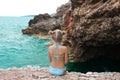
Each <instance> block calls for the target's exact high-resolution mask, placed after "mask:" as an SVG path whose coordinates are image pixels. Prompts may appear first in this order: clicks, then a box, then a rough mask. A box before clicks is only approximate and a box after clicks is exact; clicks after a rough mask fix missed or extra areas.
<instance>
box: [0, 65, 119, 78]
mask: <svg viewBox="0 0 120 80" xmlns="http://www.w3.org/2000/svg"><path fill="white" fill-rule="evenodd" d="M0 80H120V73H118V72H100V73H98V72H87V73H80V72H67V74H66V75H64V76H53V75H51V74H50V73H49V68H48V67H42V68H41V67H31V66H29V67H26V68H10V69H6V70H5V69H0Z"/></svg>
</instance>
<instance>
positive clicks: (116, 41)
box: [22, 0, 120, 61]
mask: <svg viewBox="0 0 120 80" xmlns="http://www.w3.org/2000/svg"><path fill="white" fill-rule="evenodd" d="M69 12H70V13H69ZM56 21H57V22H58V23H59V24H60V25H61V27H62V30H66V31H67V33H68V36H67V37H68V40H69V41H70V42H71V51H70V55H71V56H70V59H71V60H74V61H86V60H89V59H92V58H97V57H100V56H102V57H105V58H111V59H114V60H120V50H119V49H120V0H71V2H69V3H67V4H65V5H62V6H61V7H59V8H58V9H57V13H56V14H55V15H54V16H50V15H49V14H44V15H38V16H35V17H34V19H32V20H30V22H29V27H28V28H27V29H25V30H22V31H23V33H25V34H38V33H40V32H43V33H47V32H48V31H49V30H50V29H52V28H53V22H56Z"/></svg>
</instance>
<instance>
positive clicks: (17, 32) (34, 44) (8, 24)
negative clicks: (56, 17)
mask: <svg viewBox="0 0 120 80" xmlns="http://www.w3.org/2000/svg"><path fill="white" fill-rule="evenodd" d="M32 18H33V17H0V68H4V69H5V68H11V67H26V66H27V65H31V66H48V65H49V62H48V57H47V47H46V46H45V44H46V43H48V42H49V40H47V39H39V38H37V37H35V36H28V35H23V34H22V32H21V30H22V29H24V28H26V27H27V26H28V21H29V20H30V19H32Z"/></svg>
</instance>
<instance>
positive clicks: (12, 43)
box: [0, 16, 120, 73]
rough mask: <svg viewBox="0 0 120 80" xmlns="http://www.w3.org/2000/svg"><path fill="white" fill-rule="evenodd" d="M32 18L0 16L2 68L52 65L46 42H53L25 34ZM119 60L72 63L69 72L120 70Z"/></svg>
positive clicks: (69, 64) (98, 59) (0, 63)
mask: <svg viewBox="0 0 120 80" xmlns="http://www.w3.org/2000/svg"><path fill="white" fill-rule="evenodd" d="M30 19H33V16H21V17H8V16H7V17H5V16H1V17H0V69H8V68H13V67H16V68H24V67H27V66H33V67H34V66H39V67H48V66H49V65H50V62H49V60H48V47H47V46H46V45H47V44H48V43H50V42H51V41H50V40H49V39H44V38H39V37H36V36H29V35H25V34H23V33H22V29H25V28H27V27H28V22H29V20H30ZM119 63H120V61H113V60H110V59H106V58H101V57H100V58H97V59H92V60H89V61H86V62H69V63H68V65H67V71H77V72H83V73H86V72H88V71H92V72H111V71H113V72H116V71H117V72H120V64H119Z"/></svg>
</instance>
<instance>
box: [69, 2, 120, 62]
mask: <svg viewBox="0 0 120 80" xmlns="http://www.w3.org/2000/svg"><path fill="white" fill-rule="evenodd" d="M71 2H72V15H73V17H74V22H75V23H74V26H75V27H74V30H73V32H72V34H71V36H72V39H71V41H72V43H73V45H72V50H71V53H74V57H75V60H76V61H85V60H88V59H91V58H93V57H99V56H103V57H106V58H112V59H117V60H119V59H120V54H119V53H120V50H119V49H120V0H71Z"/></svg>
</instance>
